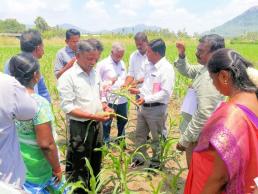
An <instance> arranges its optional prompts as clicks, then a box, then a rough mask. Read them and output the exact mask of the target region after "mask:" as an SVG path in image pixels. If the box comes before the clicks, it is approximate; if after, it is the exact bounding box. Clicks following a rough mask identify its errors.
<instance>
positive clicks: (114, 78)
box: [110, 77, 117, 85]
mask: <svg viewBox="0 0 258 194" xmlns="http://www.w3.org/2000/svg"><path fill="white" fill-rule="evenodd" d="M110 80H111V81H112V85H113V84H114V83H115V82H116V80H117V77H113V78H110Z"/></svg>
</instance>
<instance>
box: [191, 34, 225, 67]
mask: <svg viewBox="0 0 258 194" xmlns="http://www.w3.org/2000/svg"><path fill="white" fill-rule="evenodd" d="M220 48H225V41H224V38H223V37H222V36H219V35H217V34H209V35H204V36H203V37H201V38H200V39H199V45H198V46H197V50H196V53H195V55H196V57H197V61H198V63H200V64H202V65H207V63H208V61H209V59H210V57H211V55H212V53H213V52H214V51H216V50H218V49H220Z"/></svg>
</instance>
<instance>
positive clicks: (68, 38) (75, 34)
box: [65, 28, 81, 52]
mask: <svg viewBox="0 0 258 194" xmlns="http://www.w3.org/2000/svg"><path fill="white" fill-rule="evenodd" d="M80 36H81V33H80V32H79V31H78V30H76V29H73V28H71V29H69V30H67V31H66V33H65V42H66V44H67V45H68V47H69V48H70V49H72V50H73V51H74V52H76V50H77V48H76V46H77V43H78V42H79V40H80Z"/></svg>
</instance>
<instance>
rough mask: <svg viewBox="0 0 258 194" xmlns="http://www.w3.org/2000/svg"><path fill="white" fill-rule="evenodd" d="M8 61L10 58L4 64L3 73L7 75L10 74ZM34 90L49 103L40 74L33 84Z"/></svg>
mask: <svg viewBox="0 0 258 194" xmlns="http://www.w3.org/2000/svg"><path fill="white" fill-rule="evenodd" d="M9 62H10V60H8V61H7V62H6V63H5V65H4V73H5V74H8V75H10V71H9ZM34 91H35V92H36V93H37V94H39V95H40V96H42V97H43V98H45V99H47V100H48V101H49V102H50V103H51V97H50V94H49V92H48V90H47V87H46V84H45V81H44V77H43V76H42V75H41V77H40V79H39V82H38V83H37V84H36V85H35V86H34Z"/></svg>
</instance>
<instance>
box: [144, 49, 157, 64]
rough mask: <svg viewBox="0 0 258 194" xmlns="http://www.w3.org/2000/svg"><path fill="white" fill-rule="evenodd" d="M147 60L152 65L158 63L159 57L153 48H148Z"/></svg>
mask: <svg viewBox="0 0 258 194" xmlns="http://www.w3.org/2000/svg"><path fill="white" fill-rule="evenodd" d="M146 54H147V58H148V60H149V61H150V62H151V63H152V64H155V63H156V62H157V61H158V58H159V55H158V54H157V53H155V52H154V51H153V50H151V48H150V47H149V46H148V47H147V53H146Z"/></svg>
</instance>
